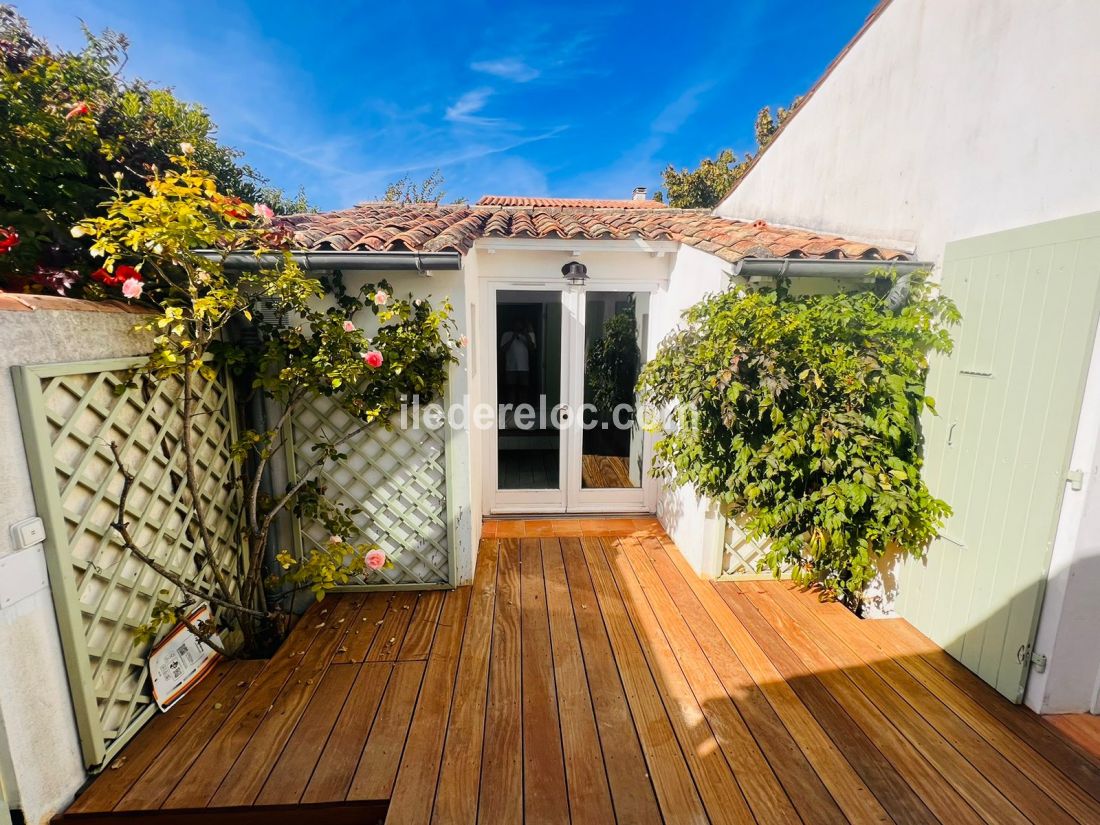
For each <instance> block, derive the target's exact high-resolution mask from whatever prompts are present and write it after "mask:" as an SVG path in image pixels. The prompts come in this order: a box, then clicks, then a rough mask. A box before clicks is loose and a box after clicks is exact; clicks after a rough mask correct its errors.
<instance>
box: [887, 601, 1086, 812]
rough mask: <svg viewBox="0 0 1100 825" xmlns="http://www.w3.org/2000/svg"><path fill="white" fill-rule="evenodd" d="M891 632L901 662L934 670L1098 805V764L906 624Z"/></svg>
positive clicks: (1037, 716)
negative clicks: (898, 646) (917, 661)
mask: <svg viewBox="0 0 1100 825" xmlns="http://www.w3.org/2000/svg"><path fill="white" fill-rule="evenodd" d="M892 629H893V630H894V632H895V633H896V634H897V643H898V644H903V645H904V649H905V650H906V651H907V655H906V657H905V662H908V661H910V660H911V659H914V658H919V659H920V661H921V662H923V663H924V664H925V665H928V666H930V667H932V668H934V669H935V670H936V671H937V672H938V673H939V674H940V675H942V676H943V677H944V678H946V679H947V680H948V681H949V682H950V683H951V684H952V685H954V686H955V688H956V689H957V690H959V691H961V692H963V693H965V694H966V695H967V696H969V697H970V698H971V700H972V701H974V702H975V703H977V704H978V705H980V706H981V707H982V708H983V709H984V710H985V711H986V712H987V713H988V714H989V715H991V716H992V717H993V718H994V719H996V720H997V722H998V723H999V724H1001V725H1003V726H1004V727H1005V729H1007V730H1008V731H1011V732H1012V733H1014V734H1015V735H1016V736H1017V737H1019V738H1020V739H1021V740H1023V741H1025V742H1029V743H1030V744H1031V745H1032V746H1033V747H1034V748H1035V749H1036V750H1038V751H1039V752H1040V753H1041V754H1042V755H1043V757H1044V758H1045V759H1046V760H1047V761H1048V762H1050V763H1051V764H1052V765H1054V766H1055V768H1057V769H1058V770H1059V771H1061V772H1062V773H1063V774H1064V775H1065V776H1066V777H1068V778H1069V779H1071V780H1072V781H1073V782H1074V783H1075V784H1076V785H1077V786H1078V787H1079V788H1081V789H1082V790H1084V791H1085V793H1087V794H1088V795H1089V796H1090V797H1091V798H1092V799H1094V800H1097V801H1100V762H1093V761H1090V760H1089V759H1084V758H1082V753H1081V752H1080V751H1079V750H1078V749H1077V748H1075V747H1074V746H1073V745H1072V744H1071V743H1070V742H1069V741H1068V740H1067V739H1066V738H1065V737H1063V736H1062V735H1060V734H1059V733H1057V732H1056V731H1054V730H1052V728H1051V723H1050V722H1049V721H1048V720H1047V718H1045V717H1041V716H1039V715H1038V714H1035V713H1033V712H1032V711H1031V710H1030V709H1028V708H1026V707H1022V706H1020V705H1013V704H1012V703H1011V702H1009V701H1008V700H1007V699H1006V698H1005V697H1003V696H1001V694H999V693H998V692H997V691H995V690H993V689H992V688H991V687H990V686H989V685H987V684H986V683H985V682H983V681H982V680H981V679H979V678H978V677H977V676H976V675H975V674H974V673H972V672H971V671H969V670H967V669H966V668H965V667H964V666H963V665H962V664H960V663H959V662H958V661H957V660H956V659H953V658H951V656H950V655H948V654H947V653H946V652H945V651H944V650H942V649H941V648H940V647H939V646H938V645H936V644H935V643H934V642H933V641H932V640H930V639H929V638H928V637H927V636H925V635H924V634H923V633H921V632H920V631H919V630H917V629H916V628H915V627H913V626H912V625H911V624H909V623H908V622H905V621H902V622H898V623H895V624H894V625H893V627H892Z"/></svg>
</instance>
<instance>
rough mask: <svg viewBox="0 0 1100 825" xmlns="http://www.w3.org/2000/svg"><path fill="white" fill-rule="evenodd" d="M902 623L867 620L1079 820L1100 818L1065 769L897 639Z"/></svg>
mask: <svg viewBox="0 0 1100 825" xmlns="http://www.w3.org/2000/svg"><path fill="white" fill-rule="evenodd" d="M898 623H904V620H903V619H892V620H890V619H888V620H882V621H872V622H867V623H866V624H867V625H868V627H867V628H866V629H867V637H868V639H869V640H870V641H872V642H874V643H875V645H876V647H877V648H878V649H879V650H881V651H882V652H883V655H887V656H890V657H891V659H892V661H894V662H895V663H897V664H899V665H901V666H902V667H903V668H904V669H905V670H907V671H908V672H909V673H910V674H911V675H912V676H913V677H914V678H915V679H916V680H918V681H919V682H920V683H921V684H922V685H924V687H925V688H926V690H927V691H928V692H929V693H930V694H932V695H934V696H936V697H937V698H938V699H939V700H940V701H941V702H943V704H944V705H946V706H947V707H948V708H949V709H950V710H951V711H953V712H954V713H955V715H956V716H958V717H959V718H960V719H961V720H962V721H964V722H965V723H966V724H967V725H969V726H970V728H972V729H973V730H974V732H975V733H976V734H977V735H978V736H980V737H981V738H982V740H984V741H985V742H987V743H989V745H990V746H991V747H993V748H994V749H996V750H997V751H998V752H999V753H1001V754H1003V755H1004V756H1005V758H1006V759H1008V760H1009V761H1010V762H1011V763H1012V764H1013V765H1015V766H1016V767H1018V768H1019V769H1020V770H1021V771H1022V772H1023V773H1024V774H1026V775H1027V776H1028V778H1029V779H1030V780H1031V781H1032V782H1033V783H1034V784H1035V785H1036V786H1037V787H1038V788H1039V789H1040V790H1042V791H1043V792H1044V793H1045V794H1046V795H1047V796H1048V797H1050V798H1051V799H1053V800H1056V801H1057V802H1058V804H1059V805H1060V806H1061V807H1062V808H1064V809H1065V810H1066V812H1067V813H1069V814H1070V815H1071V816H1072V817H1074V818H1075V819H1076V820H1077V821H1079V822H1088V821H1090V820H1092V821H1096V822H1100V804H1098V803H1097V800H1095V799H1093V798H1092V797H1091V796H1089V795H1088V793H1086V792H1085V791H1084V790H1083V789H1082V788H1081V787H1080V786H1079V785H1077V784H1076V783H1075V782H1073V780H1071V779H1070V778H1069V777H1067V776H1066V775H1065V774H1064V773H1062V772H1061V771H1059V770H1058V769H1057V768H1056V767H1055V766H1054V765H1053V764H1051V763H1050V762H1049V761H1048V760H1047V759H1046V758H1044V757H1043V755H1042V754H1041V752H1040V751H1038V750H1036V749H1035V748H1033V747H1032V745H1031V744H1030V743H1029V742H1027V741H1025V740H1023V739H1021V738H1020V737H1019V736H1017V735H1016V734H1015V733H1012V732H1011V731H1010V730H1008V729H1007V728H1005V727H1004V726H1003V725H1001V724H1000V723H999V722H998V721H997V719H996V717H994V716H993V715H992V714H991V713H989V712H988V711H987V710H986V709H985V707H983V706H982V704H980V703H978V702H976V701H975V700H973V699H972V698H971V697H970V696H969V695H967V694H966V692H965V691H963V690H961V689H959V688H958V687H957V686H956V685H955V684H954V683H953V682H952V681H951V680H950V679H948V678H946V677H945V676H943V674H941V673H940V672H939V671H938V670H936V669H935V668H934V667H932V666H931V665H929V664H928V663H927V662H925V661H924V660H923V659H921V658H920V657H913V656H910V655H908V654H907V648H906V646H905V645H903V644H899V643H897V642H896V641H895V640H896V639H898V638H900V634H899V633H898V630H899V629H900V628H898V627H897V626H896V625H897V624H898Z"/></svg>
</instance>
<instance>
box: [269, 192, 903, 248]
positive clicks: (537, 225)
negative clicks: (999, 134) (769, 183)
mask: <svg viewBox="0 0 1100 825" xmlns="http://www.w3.org/2000/svg"><path fill="white" fill-rule="evenodd" d="M283 220H284V221H285V222H286V223H288V224H290V226H291V227H293V229H294V233H295V243H296V245H297V246H299V247H300V248H303V249H308V250H336V251H342V252H346V251H370V250H374V251H417V252H460V253H465V252H468V251H469V250H470V248H471V247H472V246H473V244H474V242H475V241H477V240H478V239H479V238H568V239H570V240H631V239H639V240H646V241H679V242H681V243H684V244H687V245H688V246H692V247H695V248H696V249H700V250H702V251H703V252H708V253H710V254H712V255H717V256H718V257H720V258H723V259H724V260H727V261H731V262H732V261H737V260H740V259H741V258H744V257H781V258H862V259H866V260H899V259H902V260H903V259H907V258H908V257H909V255H908V254H907V253H906V252H903V251H901V250H897V249H887V248H884V247H879V246H873V245H871V244H865V243H858V242H855V241H849V240H846V239H845V238H840V237H837V236H835V235H822V234H819V233H816V232H811V231H808V230H805V229H791V228H787V227H778V226H771V225H769V224H766V223H764V222H763V221H754V222H751V223H749V222H746V221H735V220H730V219H728V218H719V217H716V216H714V215H712V214H710V213H709V212H707V211H705V210H701V209H700V210H695V209H606V208H588V209H583V208H568V209H560V208H559V209H554V208H530V209H524V208H517V207H507V208H501V207H493V206H476V205H475V206H468V205H465V204H461V205H451V206H441V205H439V204H434V203H431V204H407V205H403V204H392V203H372V204H361V205H359V206H356V207H354V208H352V209H344V210H340V211H337V212H320V213H315V214H303V215H290V216H288V217H286V218H284V219H283Z"/></svg>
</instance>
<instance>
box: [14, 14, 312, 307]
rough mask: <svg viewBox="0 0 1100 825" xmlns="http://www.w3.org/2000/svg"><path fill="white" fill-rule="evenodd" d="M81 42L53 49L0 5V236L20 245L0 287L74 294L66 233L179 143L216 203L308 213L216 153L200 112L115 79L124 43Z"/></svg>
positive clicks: (106, 35) (77, 263) (81, 253)
mask: <svg viewBox="0 0 1100 825" xmlns="http://www.w3.org/2000/svg"><path fill="white" fill-rule="evenodd" d="M85 36H86V44H85V46H84V48H83V49H82V50H80V51H79V52H65V51H56V50H53V49H51V48H50V47H49V46H48V45H47V44H46V43H44V42H43V41H42V40H40V39H38V38H36V37H35V36H34V34H33V33H32V32H31V30H30V29H29V27H28V25H27V22H26V20H24V19H23V18H22V17H20V16H19V15H18V14H17V13H16V12H15V10H14V9H13V8H12V7H11V6H7V5H0V227H10V228H11V231H12V232H13V233H14V234H15V235H16V236H17V237H18V244H17V245H16V246H15V247H14V248H12V249H11V250H10V251H9V252H8V253H7V254H3V255H0V288H6V289H16V290H20V289H34V290H44V291H49V292H61V293H63V294H65V293H71V292H76V293H79V292H80V290H81V287H82V285H83V284H84V283H86V282H85V280H84V277H83V276H84V275H86V274H87V269H88V265H87V256H86V254H85V252H86V250H85V247H84V244H83V243H82V242H81V241H80V240H78V239H74V238H73V237H72V236H71V235H70V233H69V228H70V227H71V226H72V225H73V224H74V223H76V222H77V221H78V220H80V219H82V218H85V217H88V216H92V215H95V214H97V213H98V209H99V203H100V201H101V200H102V197H103V187H104V185H105V182H113V181H114V180H115V179H116V178H117V179H119V180H120V181H121V183H122V184H123V185H124V186H126V187H130V188H134V187H138V186H141V185H142V182H143V181H144V179H145V177H146V176H147V175H148V174H149V173H150V170H152V169H154V168H157V169H164V168H166V167H168V166H169V165H170V164H171V162H172V161H171V158H172V156H173V155H175V154H178V153H179V147H180V145H181V144H187V145H189V146H190V147H192V149H193V155H192V156H193V158H194V160H195V162H196V163H197V164H198V165H200V166H201V167H202V168H204V169H207V170H209V173H210V175H211V176H212V178H213V179H214V180H215V181H216V182H217V185H218V187H219V188H220V189H221V191H222V192H223V193H225V194H227V195H229V196H233V197H237V198H240V199H241V200H243V201H248V202H250V203H255V202H266V203H267V204H269V205H270V206H271V207H272V208H273V209H275V210H276V211H278V212H285V211H304V210H305V209H308V203H307V202H306V201H305V198H304V195H303V193H302V192H299V193H298V196H297V197H296V198H287V197H286V196H285V195H284V194H283V193H282V192H281V191H280V190H278V189H275V188H272V187H269V186H267V185H266V181H265V180H264V178H263V177H261V176H260V175H259V174H258V173H257V172H256V171H255V170H254V169H253V168H252V167H250V166H248V165H247V164H243V163H241V162H240V152H238V151H236V150H234V149H231V148H229V147H226V146H223V145H222V144H220V143H219V142H218V140H217V129H216V126H215V125H214V123H213V121H212V120H211V119H210V116H209V114H208V113H207V112H206V110H205V109H203V108H202V106H199V105H197V104H193V103H186V102H184V101H181V100H179V99H178V98H176V97H175V95H174V94H173V93H172V92H171V91H170V90H168V89H158V88H154V87H152V86H150V85H149V84H147V83H145V82H144V81H142V80H128V79H126V78H124V77H123V76H122V74H121V72H122V70H123V68H124V66H125V64H126V51H127V48H128V45H129V44H128V41H127V39H126V37H125V36H123V35H121V34H117V33H115V32H112V31H104V32H102V33H101V34H93V33H92V32H90V31H88V30H85Z"/></svg>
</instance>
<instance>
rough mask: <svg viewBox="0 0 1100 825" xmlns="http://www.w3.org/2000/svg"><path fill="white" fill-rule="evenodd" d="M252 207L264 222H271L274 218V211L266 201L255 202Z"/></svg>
mask: <svg viewBox="0 0 1100 825" xmlns="http://www.w3.org/2000/svg"><path fill="white" fill-rule="evenodd" d="M253 209H254V210H255V211H256V215H257V217H259V219H260V220H262V221H263V222H264V223H271V222H272V221H273V220H274V219H275V213H274V212H273V211H272V209H271V207H270V206H268V205H267V204H266V203H257V204H256V205H255V206H254V207H253Z"/></svg>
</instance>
